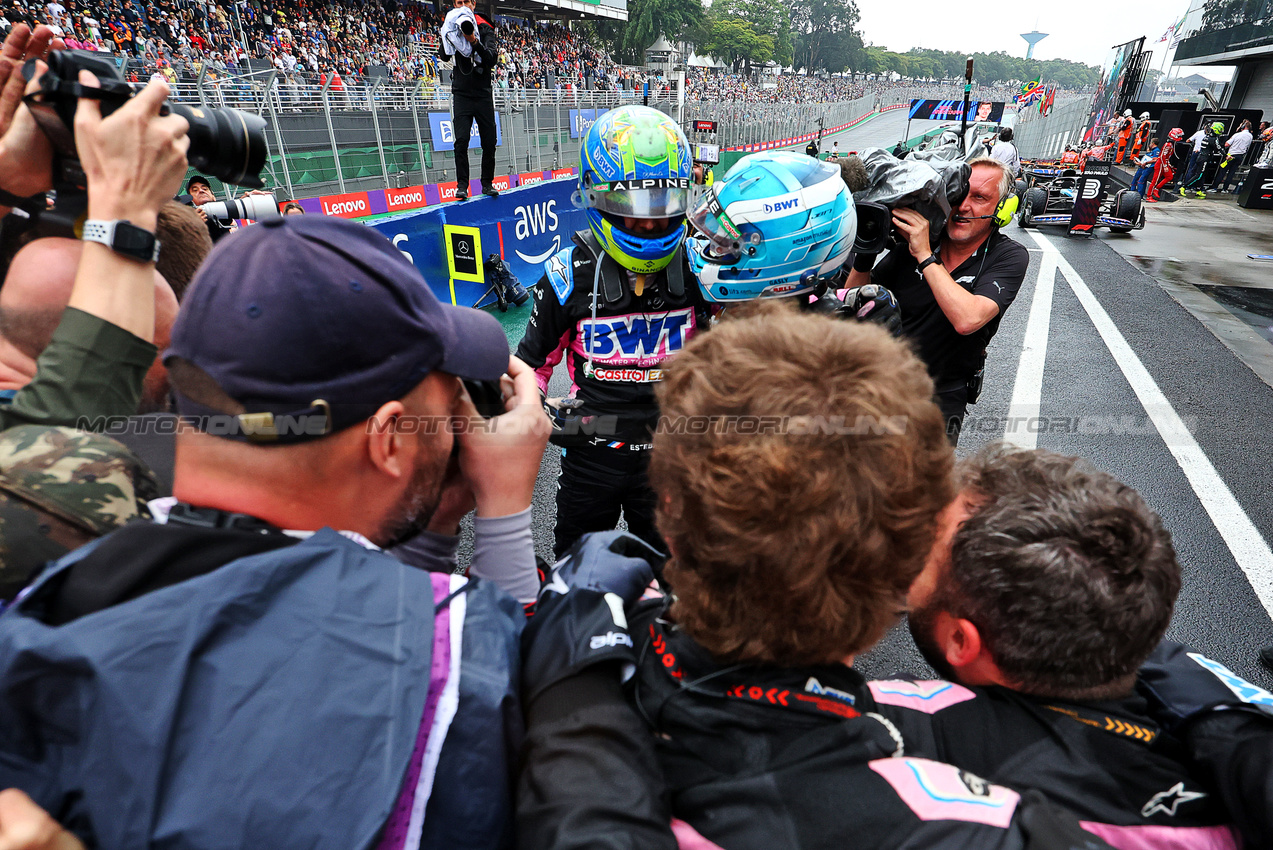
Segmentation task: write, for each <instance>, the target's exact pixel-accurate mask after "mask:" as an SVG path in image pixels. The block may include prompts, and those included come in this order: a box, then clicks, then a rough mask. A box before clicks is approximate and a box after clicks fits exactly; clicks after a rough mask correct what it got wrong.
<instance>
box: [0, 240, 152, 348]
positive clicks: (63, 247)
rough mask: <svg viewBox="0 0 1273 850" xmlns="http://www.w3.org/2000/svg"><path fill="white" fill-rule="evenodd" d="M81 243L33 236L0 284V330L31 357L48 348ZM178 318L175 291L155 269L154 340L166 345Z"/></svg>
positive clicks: (70, 285)
mask: <svg viewBox="0 0 1273 850" xmlns="http://www.w3.org/2000/svg"><path fill="white" fill-rule="evenodd" d="M83 250H84V243H82V242H80V241H79V240H78V239H63V238H48V239H37V240H35V241H34V242H32V243H30V244H29V245H27V246H25V247H24V248H23V249H22V250H20V251H18V253H17V255H16V256H15V257H14V258H13V262H12V263H11V264H10V265H9V273H8V275H6V276H5V279H4V286H3V287H0V335H3V336H4V338H5V339H6V340H8V341H9V342H10V343H11V344H12V345H13V346H14V347H15V348H17V349H18V350H20V351H22V352H23V353H25V354H26V355H28V356H29V357H32V358H37V357H39V356H40V352H42V351H44V349H45V348H47V347H48V345H49V341H50V340H52V339H53V331H55V330H56V329H57V326H58V323H59V322H61V321H62V313H63V311H65V310H66V305H67V304H68V303H69V302H70V300H71V290H72V289H74V288H75V271H76V269H77V268H78V267H79V264H80V254H81V252H82V251H83ZM176 318H177V296H176V295H174V294H173V291H172V287H170V286H169V285H168V283H167V281H165V280H164V278H163V275H161V274H159V272H155V339H154V340H151V341H152V342H154V343H155V344H156V345H158V346H159V347H160V348H161V349H162V348H163V347H164V346H166V345H167V344H168V336H169V334H170V333H171V332H172V323H173V322H174V321H176Z"/></svg>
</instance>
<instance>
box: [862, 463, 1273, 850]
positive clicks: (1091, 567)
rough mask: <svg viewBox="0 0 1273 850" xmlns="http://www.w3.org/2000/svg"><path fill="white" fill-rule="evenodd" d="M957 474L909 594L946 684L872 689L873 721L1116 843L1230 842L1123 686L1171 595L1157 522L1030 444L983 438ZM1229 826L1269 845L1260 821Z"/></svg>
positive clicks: (1166, 540) (1170, 558)
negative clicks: (1023, 790) (954, 491)
mask: <svg viewBox="0 0 1273 850" xmlns="http://www.w3.org/2000/svg"><path fill="white" fill-rule="evenodd" d="M958 478H959V480H960V484H961V491H960V493H959V495H958V496H957V497H956V499H955V501H954V502H952V503H951V505H950V506H949V507H948V508H947V509H946V510H945V511H944V512H943V514H942V516H941V519H940V521H939V532H938V540H937V543H936V545H935V546H934V548H933V553H932V555H931V556H930V558H929V561H928V563H927V565H926V566H925V569H924V572H923V573H921V575H920V577H919V578H918V579H917V580H916V582H915V584H914V585H913V586H912V588H911V591H910V596H909V604H910V614H909V620H910V629H911V634H912V635H913V636H914V639H915V643H916V645H917V646H918V647H919V648H920V651H921V652H922V654H923V655H924V657H925V658H926V659H927V660H928V662H929V663H930V664H931V665H932V666H933V667H934V668H935V669H936V670H937V671H938V672H939V673H940V674H942V675H943V676H945V677H946V679H948V680H949V681H944V682H943V681H925V682H912V681H883V682H872V683H871V691H872V693H873V694H874V695H875V698H876V700H877V702H878V703H879V704H880V706H881V707H880V709H879V710H880V712H881V713H882V714H884V715H885V716H887V717H889V718H890V719H891V720H893V722H895V723H897V725H898V726H899V727H900V728H901V730H902V734H903V735H904V736H905V737H906V740H907V744H908V745H909V746H910V747H911V748H912V751H914V752H919V753H923V754H925V755H928V756H930V757H933V758H939V759H942V760H943V761H948V762H950V763H951V764H955V765H958V766H959V767H961V768H963V769H965V770H969V771H972V772H974V773H976V774H978V775H980V776H984V777H986V778H988V779H990V780H992V781H995V782H1002V783H1004V784H1008V785H1012V786H1014V787H1033V788H1038V789H1040V790H1042V791H1044V793H1046V794H1047V795H1048V796H1049V797H1050V798H1051V799H1053V800H1055V801H1057V802H1060V803H1062V804H1063V805H1065V806H1066V807H1067V808H1069V809H1070V810H1071V811H1073V812H1075V813H1076V814H1077V815H1078V816H1079V817H1080V818H1082V819H1083V821H1084V826H1085V827H1086V828H1087V829H1088V830H1089V831H1091V832H1094V833H1096V834H1098V835H1100V836H1102V837H1103V838H1104V839H1105V840H1106V841H1108V842H1109V843H1110V844H1112V845H1114V846H1115V847H1125V848H1139V847H1146V846H1151V845H1152V846H1154V847H1180V848H1184V847H1204V846H1205V847H1212V848H1224V847H1238V846H1241V844H1240V842H1239V840H1238V839H1237V835H1236V830H1235V828H1234V826H1233V820H1234V819H1233V817H1232V815H1231V812H1230V811H1229V810H1227V809H1226V806H1225V805H1224V804H1225V803H1228V802H1229V800H1230V798H1232V797H1233V796H1234V795H1232V794H1228V795H1227V796H1226V794H1225V793H1224V792H1223V790H1222V789H1218V788H1216V787H1214V786H1215V785H1216V784H1218V783H1215V782H1210V783H1206V784H1204V782H1203V781H1201V780H1204V779H1206V778H1207V777H1206V776H1205V774H1199V775H1196V776H1195V775H1194V774H1193V772H1192V770H1191V765H1190V764H1189V763H1188V761H1187V760H1186V759H1185V758H1184V756H1183V753H1184V750H1183V748H1182V746H1181V742H1180V741H1179V740H1177V738H1176V737H1175V736H1173V735H1172V734H1169V733H1168V731H1167V730H1166V729H1164V727H1163V725H1160V724H1159V723H1158V722H1156V721H1155V719H1153V718H1152V717H1151V712H1150V711H1149V705H1148V704H1147V701H1146V697H1145V695H1143V694H1142V693H1141V692H1140V691H1139V690H1138V688H1137V670H1138V668H1140V667H1141V666H1142V664H1144V663H1145V661H1146V659H1147V658H1149V656H1150V653H1151V652H1152V651H1153V650H1154V648H1155V646H1156V645H1157V644H1158V643H1159V641H1160V640H1161V639H1162V636H1163V633H1164V632H1165V631H1166V628H1167V624H1168V622H1169V621H1170V620H1171V613H1172V607H1173V605H1174V603H1175V599H1176V594H1177V593H1178V591H1179V589H1180V566H1179V564H1178V563H1177V562H1176V557H1175V552H1174V550H1173V548H1172V544H1171V536H1170V534H1169V533H1168V532H1167V531H1166V529H1164V528H1163V525H1162V521H1161V520H1160V519H1159V517H1158V516H1157V515H1156V514H1155V513H1154V512H1153V511H1151V510H1150V509H1149V507H1148V506H1147V505H1146V504H1145V502H1144V501H1143V500H1142V499H1141V497H1140V495H1139V494H1138V493H1137V492H1136V491H1135V490H1133V489H1132V488H1131V487H1128V486H1127V485H1125V484H1122V483H1121V482H1119V481H1117V480H1116V479H1114V478H1113V477H1112V476H1110V475H1108V474H1106V473H1104V472H1101V471H1099V470H1097V469H1094V468H1092V467H1091V466H1088V465H1087V464H1086V463H1084V462H1083V461H1080V460H1079V459H1077V458H1072V457H1065V456H1062V455H1058V454H1053V453H1051V452H1047V451H1042V450H1034V451H1021V450H1016V449H1013V448H1010V447H1007V446H1002V445H1000V446H991V447H988V448H987V449H983V450H982V451H981V452H980V453H979V454H978V455H976V456H975V457H973V458H971V459H970V460H968V461H966V462H965V463H964V464H963V466H962V468H961V470H960V475H959V476H958ZM1198 672H1203V671H1201V670H1199V671H1198ZM956 683H958V684H956ZM1265 773H1267V770H1266V771H1265ZM1231 808H1234V809H1240V807H1231ZM1261 820H1262V821H1264V822H1265V823H1263V824H1261V823H1260V821H1261ZM1241 826H1242V831H1243V832H1245V833H1246V834H1247V836H1246V837H1247V839H1248V841H1249V842H1250V844H1249V846H1264V845H1266V844H1267V842H1268V840H1269V835H1268V834H1267V832H1264V830H1266V828H1267V816H1259V817H1256V818H1248V819H1247V822H1246V823H1242V824H1241Z"/></svg>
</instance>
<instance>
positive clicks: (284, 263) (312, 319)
mask: <svg viewBox="0 0 1273 850" xmlns="http://www.w3.org/2000/svg"><path fill="white" fill-rule="evenodd" d="M508 356H509V351H508V340H507V338H506V337H505V336H504V330H503V328H501V327H500V324H499V322H498V321H496V320H495V318H494V317H493V316H490V315H488V314H486V313H483V312H481V311H480V310H473V309H470V308H468V307H453V306H450V305H444V304H442V303H441V302H440V301H438V299H437V297H436V296H435V295H434V294H433V292H432V291H431V290H430V289H429V287H428V285H427V284H426V283H425V282H424V278H422V277H421V276H420V273H419V272H418V271H417V270H416V268H415V266H414V265H412V263H411V261H410V260H409V259H407V258H406V257H405V256H404V255H403V254H402V252H401V251H399V250H398V249H397V248H395V247H394V246H393V245H392V244H390V242H389V240H388V239H386V238H385V237H384V236H382V235H380V233H378V232H377V231H375V230H373V229H372V228H370V227H367V226H365V225H362V224H357V223H354V222H350V221H345V220H344V219H340V218H330V217H326V216H288V217H285V218H277V219H272V220H270V221H267V222H263V223H261V224H257V225H253V226H251V227H248V228H245V229H243V230H240V231H238V232H237V233H234V234H231V235H230V236H228V237H227V238H225V239H223V240H221V242H220V243H218V245H217V246H216V247H215V248H214V249H213V251H212V253H211V254H209V255H208V259H207V260H206V261H205V262H204V264H203V266H202V267H201V268H200V269H199V272H198V273H197V274H196V275H195V278H194V281H193V283H192V284H191V288H190V291H189V293H188V295H187V296H186V299H185V301H184V302H183V303H182V305H181V311H180V312H179V313H178V316H177V321H176V323H175V325H174V326H173V329H172V343H171V347H170V348H169V349H168V350H167V351H166V352H165V353H164V364H165V365H166V366H167V367H168V372H169V377H170V379H171V382H172V387H173V394H174V396H175V397H176V401H177V412H178V413H179V414H180V415H181V416H183V417H185V418H187V419H189V420H191V421H193V422H194V423H195V424H196V425H198V426H199V427H200V428H202V429H203V430H205V431H207V432H208V433H211V434H215V435H216V436H222V437H229V438H232V439H239V440H249V441H252V442H297V441H300V440H305V439H312V438H314V437H320V436H323V435H325V434H329V433H332V432H334V431H339V430H341V429H343V428H347V427H349V426H351V425H355V424H357V423H359V422H363V421H365V420H366V419H368V418H369V417H370V416H371V415H372V414H373V413H375V411H376V410H377V409H379V408H380V406H381V405H383V404H385V403H387V402H389V401H393V400H394V399H398V398H401V397H402V396H404V395H406V394H407V393H408V392H410V391H411V390H412V389H413V388H414V387H415V386H416V385H418V384H419V383H420V382H421V381H422V380H424V378H425V377H426V376H427V375H428V374H429V373H430V372H433V371H440V372H445V373H447V374H450V375H454V376H456V377H459V378H466V379H471V380H479V381H494V380H498V379H499V377H500V376H501V375H502V374H503V373H504V372H505V371H507V369H508Z"/></svg>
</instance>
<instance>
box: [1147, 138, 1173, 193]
mask: <svg viewBox="0 0 1273 850" xmlns="http://www.w3.org/2000/svg"><path fill="white" fill-rule="evenodd" d="M1175 149H1176V143H1175V142H1173V141H1170V140H1168V141H1165V142H1163V145H1162V152H1161V153H1159V154H1158V160H1157V161H1156V162H1155V163H1154V176H1153V178H1152V179H1150V181H1149V191H1148V193H1147V194H1146V197H1147V198H1148V199H1149V200H1151V201H1157V200H1160V198H1159V195H1158V193H1159V192H1160V191H1161V190H1162V187H1163V186H1165V185H1166V184H1167V183H1170V182H1171V179H1172V178H1173V177H1175V176H1176V169H1175V168H1174V167H1172V161H1173V158H1174V157H1175Z"/></svg>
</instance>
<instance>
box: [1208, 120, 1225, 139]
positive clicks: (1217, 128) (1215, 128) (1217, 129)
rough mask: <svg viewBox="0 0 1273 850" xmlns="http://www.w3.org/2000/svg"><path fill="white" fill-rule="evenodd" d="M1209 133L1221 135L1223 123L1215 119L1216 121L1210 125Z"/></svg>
mask: <svg viewBox="0 0 1273 850" xmlns="http://www.w3.org/2000/svg"><path fill="white" fill-rule="evenodd" d="M1211 134H1212V135H1214V136H1220V135H1223V134H1224V125H1223V124H1221V123H1220V122H1219V121H1217V122H1215V123H1214V124H1212V125H1211Z"/></svg>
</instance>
